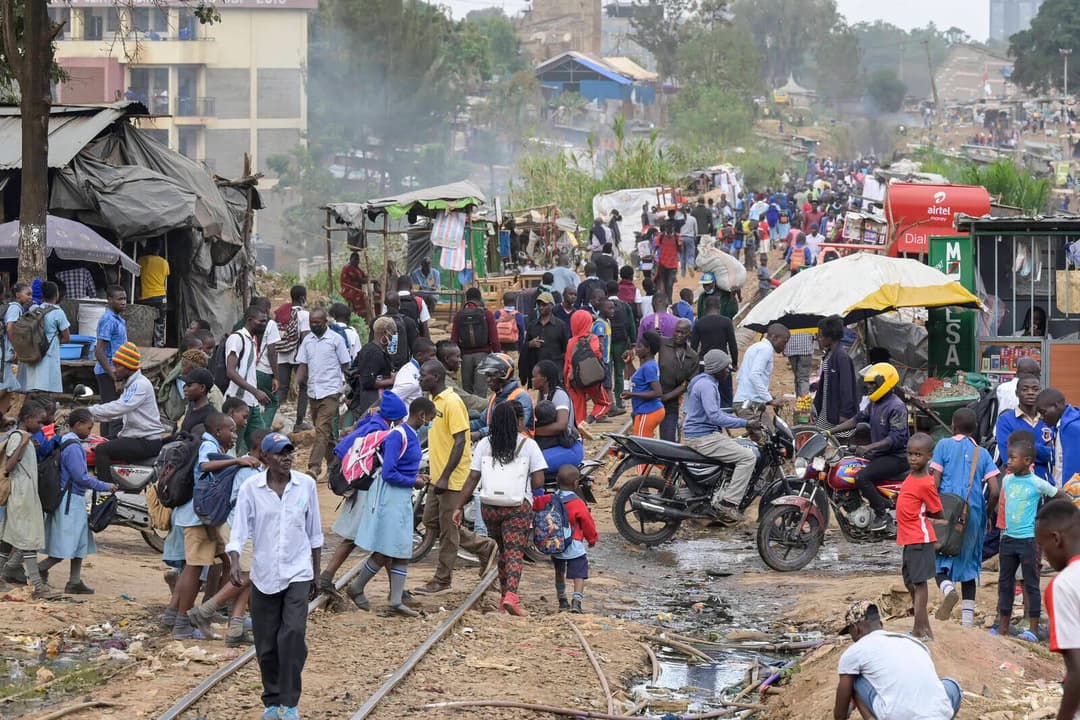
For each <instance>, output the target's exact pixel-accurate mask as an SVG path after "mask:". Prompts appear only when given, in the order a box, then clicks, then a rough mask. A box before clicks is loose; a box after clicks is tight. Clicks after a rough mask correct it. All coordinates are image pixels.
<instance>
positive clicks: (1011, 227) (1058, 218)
mask: <svg viewBox="0 0 1080 720" xmlns="http://www.w3.org/2000/svg"><path fill="white" fill-rule="evenodd" d="M954 223H955V225H956V229H957V230H964V231H972V230H973V231H975V232H978V233H988V232H1001V233H1003V234H1009V233H1024V232H1034V233H1040V232H1053V231H1055V230H1057V231H1080V215H1066V214H1059V215H1047V216H1043V215H1035V216H1019V217H991V216H989V215H987V216H984V217H973V216H971V215H964V214H963V213H960V214H958V215H957V216H956V218H955V220H954Z"/></svg>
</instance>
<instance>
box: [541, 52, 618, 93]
mask: <svg viewBox="0 0 1080 720" xmlns="http://www.w3.org/2000/svg"><path fill="white" fill-rule="evenodd" d="M566 60H570V61H573V62H576V63H578V64H580V65H582V66H584V67H586V68H588V69H589V70H592V71H593V72H594V73H596V74H598V75H601V76H603V77H605V78H607V79H608V80H611V81H612V82H614V83H617V84H619V85H630V84H632V83H633V80H632V79H631V78H629V77H626V76H625V75H623V74H621V73H620V72H618V71H617V70H615V69H614V68H612V67H610V66H609V65H606V64H605V63H604V61H603V60H601V59H600V58H594V57H591V56H589V55H586V54H585V53H582V52H578V51H577V50H569V51H567V52H564V53H562V54H561V55H556V56H555V57H553V58H551V59H550V60H545V61H544V62H542V63H540V64H539V65H537V66H536V74H537V76H540V75H543V74H544V73H545V72H547V71H548V70H551V69H553V68H555V67H557V66H558V65H559V64H561V63H563V62H564V61H566Z"/></svg>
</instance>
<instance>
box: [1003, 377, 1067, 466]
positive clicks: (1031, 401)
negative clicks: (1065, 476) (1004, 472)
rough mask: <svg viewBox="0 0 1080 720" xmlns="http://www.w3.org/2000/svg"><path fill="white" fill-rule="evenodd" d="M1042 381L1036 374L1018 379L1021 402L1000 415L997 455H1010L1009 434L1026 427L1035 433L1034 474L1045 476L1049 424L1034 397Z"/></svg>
mask: <svg viewBox="0 0 1080 720" xmlns="http://www.w3.org/2000/svg"><path fill="white" fill-rule="evenodd" d="M1041 387H1042V383H1040V382H1039V378H1038V377H1036V376H1034V375H1020V376H1019V377H1018V378H1017V380H1016V399H1017V400H1018V401H1019V405H1017V407H1016V408H1014V409H1012V410H1006V411H1005V412H1003V413H1001V414H1000V415H998V419H997V428H996V430H995V437H996V438H997V445H998V455H999V457H1000V458H1001V459H1002V461H1004V460H1005V459H1006V458H1008V457H1009V451H1008V447H1007V446H1008V444H1009V435H1011V434H1012V433H1013V432H1014V431H1016V430H1027V431H1028V432H1030V433H1032V434H1034V435H1035V474H1036V475H1038V476H1039V477H1041V478H1042V479H1043V480H1049V479H1050V460H1051V458H1052V457H1053V453H1052V452H1051V449H1050V444H1049V439H1050V428H1049V427H1047V425H1046V423H1045V422H1043V421H1042V418H1040V417H1039V411H1038V410H1036V409H1035V401H1036V400H1037V398H1038V397H1039V389H1040V388H1041Z"/></svg>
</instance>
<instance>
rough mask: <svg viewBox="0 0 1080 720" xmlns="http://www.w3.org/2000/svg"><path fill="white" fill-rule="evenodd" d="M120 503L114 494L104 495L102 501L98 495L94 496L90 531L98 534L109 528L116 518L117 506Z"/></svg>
mask: <svg viewBox="0 0 1080 720" xmlns="http://www.w3.org/2000/svg"><path fill="white" fill-rule="evenodd" d="M119 503H120V501H119V500H118V499H117V498H116V495H115V494H114V493H109V494H108V495H103V496H102V497H101V498H100V499H99V498H98V494H97V493H96V492H95V493H94V494H93V503H92V505H91V507H90V529H91V530H92V531H94V532H96V533H99V532H101V531H102V530H104V529H105V528H107V527H109V524H110V523H111V522H112V521H113V518H114V517H116V506H117V505H118V504H119Z"/></svg>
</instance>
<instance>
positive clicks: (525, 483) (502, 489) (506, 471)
mask: <svg viewBox="0 0 1080 720" xmlns="http://www.w3.org/2000/svg"><path fill="white" fill-rule="evenodd" d="M526 440H528V438H521V440H520V441H518V444H517V449H516V450H515V451H514V459H513V460H511V461H510V462H509V463H507V464H506V465H503V464H501V463H499V462H497V461H496V460H495V458H494V457H492V456H491V455H488V456H486V457H483V458H481V459H480V489H479V491H478V495H479V496H480V503H481V504H483V505H495V506H497V507H515V506H517V505H520V504H521V503H523V502H525V498H526V497H528V496H529V494H530V493H529V455H528V453H522V452H521V448H522V446H524V445H525V441H526ZM489 442H490V440H489Z"/></svg>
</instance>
